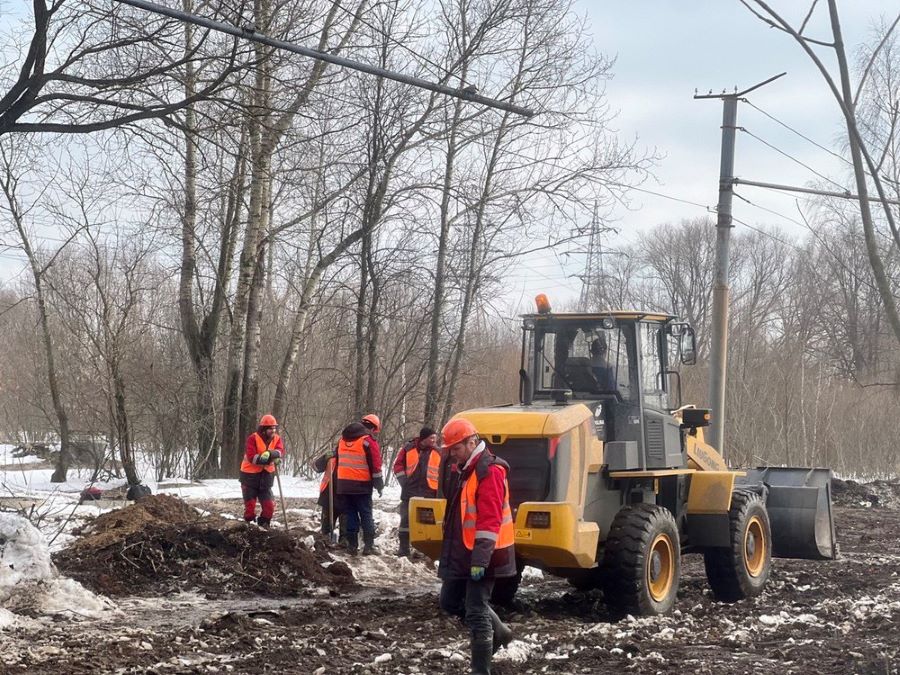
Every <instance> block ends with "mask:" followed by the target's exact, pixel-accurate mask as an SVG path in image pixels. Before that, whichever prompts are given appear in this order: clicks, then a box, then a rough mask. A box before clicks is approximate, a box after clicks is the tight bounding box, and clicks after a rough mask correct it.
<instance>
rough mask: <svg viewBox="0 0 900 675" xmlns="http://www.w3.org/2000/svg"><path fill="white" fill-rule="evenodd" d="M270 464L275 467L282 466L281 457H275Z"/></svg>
mask: <svg viewBox="0 0 900 675" xmlns="http://www.w3.org/2000/svg"><path fill="white" fill-rule="evenodd" d="M270 464H274V465H275V466H281V457H273V458H272V460H271V461H270Z"/></svg>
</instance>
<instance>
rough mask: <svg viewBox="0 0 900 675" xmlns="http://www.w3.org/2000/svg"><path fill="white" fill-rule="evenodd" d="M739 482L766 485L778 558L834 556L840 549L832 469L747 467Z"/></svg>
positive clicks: (775, 552) (817, 558) (822, 557)
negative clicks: (833, 500) (835, 519)
mask: <svg viewBox="0 0 900 675" xmlns="http://www.w3.org/2000/svg"><path fill="white" fill-rule="evenodd" d="M736 482H737V484H739V485H748V486H750V485H757V486H758V485H765V486H766V488H767V490H768V492H767V498H766V508H767V509H768V511H769V522H770V523H771V526H772V555H774V556H775V557H776V558H804V559H806V560H831V559H833V558H834V557H835V554H836V552H837V550H836V545H835V537H834V520H833V519H832V516H831V469H805V468H785V467H760V468H757V469H748V470H747V475H746V476H744V477H741V478H738V480H737V481H736Z"/></svg>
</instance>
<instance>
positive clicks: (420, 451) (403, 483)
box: [394, 427, 441, 557]
mask: <svg viewBox="0 0 900 675" xmlns="http://www.w3.org/2000/svg"><path fill="white" fill-rule="evenodd" d="M436 446H437V432H435V430H434V429H432V428H431V427H422V429H421V430H420V431H419V435H418V436H416V437H415V438H413V439H412V440H411V441H409V442H407V443H406V444H405V445H404V446H403V447H402V448H400V452H398V453H397V459H396V460H395V461H394V477H395V478H396V479H397V483H399V485H400V532H399V539H400V548H399V550H398V552H397V555H398V556H400V557H405V556H409V554H410V550H409V500H410V499H411V498H412V497H435V496H437V490H438V474H439V473H440V470H441V452H440V450H439V449H438V448H437V447H436Z"/></svg>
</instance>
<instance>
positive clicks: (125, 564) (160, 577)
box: [53, 495, 353, 597]
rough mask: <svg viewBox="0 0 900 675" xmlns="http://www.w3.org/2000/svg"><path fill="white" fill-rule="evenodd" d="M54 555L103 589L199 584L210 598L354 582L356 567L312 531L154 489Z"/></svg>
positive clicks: (157, 589)
mask: <svg viewBox="0 0 900 675" xmlns="http://www.w3.org/2000/svg"><path fill="white" fill-rule="evenodd" d="M81 534H82V535H83V536H82V537H81V538H80V539H78V540H76V541H75V542H73V544H72V545H70V546H69V547H68V548H66V549H64V550H63V551H61V552H59V553H57V554H55V555H54V557H53V561H54V562H55V563H56V565H57V567H58V568H59V570H60V572H62V573H63V574H65V575H66V576H69V577H72V578H73V579H76V580H77V581H80V582H81V583H82V584H84V585H85V586H87V587H88V588H90V589H91V590H94V591H96V592H98V593H103V594H104V595H135V594H140V595H147V594H159V593H166V592H177V591H187V590H199V591H201V592H204V593H205V594H206V595H207V596H208V597H214V596H220V595H223V594H251V595H266V596H270V597H286V596H300V595H305V594H309V593H310V590H311V587H322V586H326V587H330V588H332V589H335V588H338V587H342V586H348V585H351V584H353V574H352V572H351V571H350V569H349V568H348V567H347V566H346V565H345V564H344V563H339V562H337V563H336V562H332V561H331V558H330V557H329V556H328V554H327V552H326V551H325V550H324V548H323V549H320V550H318V551H316V550H310V549H309V548H307V546H306V544H305V543H304V542H303V541H302V539H303V538H304V537H307V536H308V535H309V534H310V533H308V532H302V531H291V532H284V531H280V530H273V531H269V530H263V529H260V528H258V527H256V526H255V525H251V524H247V523H244V522H242V521H234V520H228V519H225V518H222V517H220V516H201V515H200V514H199V513H198V512H197V510H196V509H194V508H192V507H191V506H189V505H187V504H186V503H184V502H183V501H181V500H180V499H178V498H177V497H172V496H169V495H154V496H150V497H145V498H144V499H141V500H140V501H139V502H138V503H136V504H133V505H131V506H128V507H126V508H123V509H117V510H116V511H111V512H109V513H105V514H103V515H101V516H99V517H97V518H96V519H95V520H94V521H92V522H91V523H90V524H89V525H88V526H87V527H85V528H84V532H82V533H81Z"/></svg>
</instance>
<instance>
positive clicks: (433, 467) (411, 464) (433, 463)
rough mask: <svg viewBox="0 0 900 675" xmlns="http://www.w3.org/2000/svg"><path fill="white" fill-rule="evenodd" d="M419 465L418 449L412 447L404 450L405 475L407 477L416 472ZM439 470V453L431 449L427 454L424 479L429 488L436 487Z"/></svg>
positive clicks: (435, 488) (433, 488)
mask: <svg viewBox="0 0 900 675" xmlns="http://www.w3.org/2000/svg"><path fill="white" fill-rule="evenodd" d="M418 466H419V450H418V448H416V447H412V448H410V449H409V450H407V451H406V477H407V478H409V477H410V476H412V475H413V474H414V473H415V472H416V467H418ZM440 472H441V453H439V452H438V451H437V450H435V449H432V450H431V454H430V455H428V467H427V469H426V471H425V480H427V481H428V487H429V489H431V490H437V489H438V476H439V475H440Z"/></svg>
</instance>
